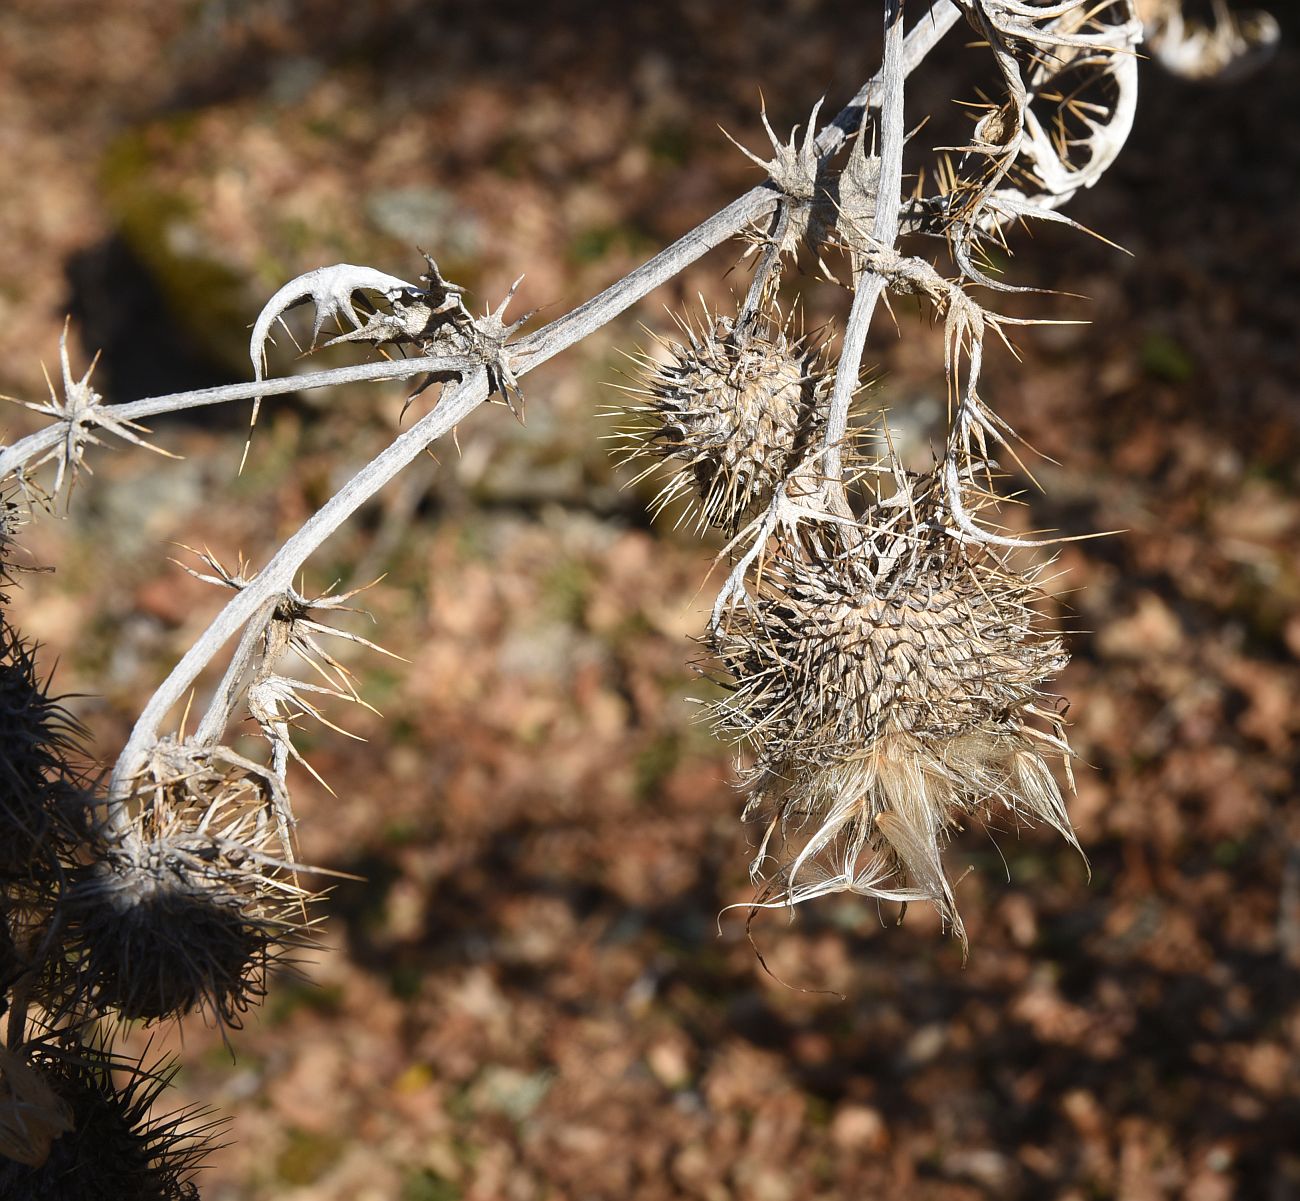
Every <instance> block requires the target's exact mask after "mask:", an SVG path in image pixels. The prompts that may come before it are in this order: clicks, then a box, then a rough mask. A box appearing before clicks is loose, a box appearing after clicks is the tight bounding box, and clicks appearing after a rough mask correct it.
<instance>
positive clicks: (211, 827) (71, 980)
mask: <svg viewBox="0 0 1300 1201" xmlns="http://www.w3.org/2000/svg"><path fill="white" fill-rule="evenodd" d="M238 783H240V781H236V784H238ZM242 783H243V784H245V785H247V783H248V781H247V780H244V781H242ZM240 800H241V798H239V797H238V796H237V793H236V791H235V790H230V791H227V792H226V793H225V794H224V795H217V796H216V797H215V799H213V800H212V801H211V802H210V803H209V804H208V806H207V807H206V808H200V807H197V806H192V805H191V806H184V805H183V804H181V803H178V802H177V801H175V799H174V798H172V797H167V798H166V799H164V800H163V801H162V803H157V802H156V801H155V803H154V804H152V805H151V806H149V807H148V808H147V809H146V810H144V811H143V812H142V813H141V814H140V815H139V817H138V818H137V819H136V821H135V823H134V825H133V826H132V827H131V828H130V829H129V830H128V831H127V832H126V834H125V835H123V836H118V837H116V838H115V839H113V840H112V841H111V842H110V844H109V845H108V846H107V847H106V849H105V851H104V853H103V855H102V856H101V857H100V858H99V860H98V861H97V862H95V863H93V864H91V865H89V866H87V867H85V868H83V869H81V870H80V871H79V872H78V873H77V874H76V876H75V877H74V878H73V880H72V881H71V882H70V884H69V886H68V888H67V891H66V893H65V895H64V897H63V898H62V901H61V910H62V912H63V916H64V920H65V922H66V925H67V930H68V936H69V939H70V941H71V942H72V945H73V946H74V948H75V953H74V956H73V960H72V964H71V966H70V967H69V968H68V969H66V970H65V971H64V973H63V975H62V977H61V978H55V979H53V980H52V981H51V983H50V988H49V990H50V992H51V993H52V994H53V995H55V996H58V995H60V994H61V995H63V996H64V997H70V998H72V999H77V998H86V999H89V1000H91V1001H92V1002H93V1003H94V1005H95V1006H96V1007H97V1008H99V1009H101V1010H103V1009H115V1010H117V1012H118V1013H119V1014H120V1015H121V1016H122V1017H123V1018H127V1019H141V1020H144V1021H157V1020H161V1019H165V1018H171V1017H180V1016H181V1015H183V1014H186V1013H189V1012H191V1011H193V1010H195V1009H204V1010H207V1011H208V1012H210V1013H211V1014H212V1015H213V1016H215V1017H216V1019H217V1020H218V1021H219V1022H220V1023H222V1025H224V1026H229V1027H238V1025H239V1024H240V1019H241V1015H242V1014H243V1013H244V1011H245V1010H246V1009H248V1007H249V1006H250V1005H254V1004H256V1003H257V1002H258V1001H259V1000H260V999H261V997H262V996H263V995H264V994H265V991H266V973H267V971H268V968H269V966H270V964H271V963H272V961H273V960H275V959H276V958H277V956H279V955H280V954H282V952H283V951H284V950H285V949H286V948H289V947H293V946H299V945H302V944H303V942H304V941H305V937H304V935H305V927H304V923H303V922H302V920H301V918H300V917H299V915H298V914H299V910H300V906H301V901H302V897H303V895H304V894H303V892H302V890H301V889H300V888H298V887H297V885H296V884H294V883H293V882H292V878H291V875H290V873H291V870H292V865H288V864H284V863H282V862H280V861H277V860H275V859H274V858H272V857H271V856H268V855H266V854H264V853H263V852H262V851H261V850H260V848H261V846H262V845H263V844H265V843H266V841H267V840H268V838H270V837H271V836H272V831H271V829H270V827H269V823H267V822H266V820H265V812H264V810H263V809H262V807H261V806H260V805H259V806H257V807H256V809H254V807H253V806H252V805H251V804H249V803H248V800H247V798H242V800H243V803H242V804H241V803H240Z"/></svg>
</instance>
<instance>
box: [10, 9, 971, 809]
mask: <svg viewBox="0 0 1300 1201" xmlns="http://www.w3.org/2000/svg"><path fill="white" fill-rule="evenodd" d="M958 15H959V14H958V10H957V9H956V8H954V7H953V5H952V4H951V3H950V0H936V3H935V4H934V6H933V8H932V9H931V17H930V18H927V19H924V20H922V21H921V22H920V23H919V24H918V25H917V27H916V28H915V29H914V30H913V31H912V33H911V35H910V36H909V37H908V38H907V40H906V43H903V42H902V39H901V36H899V37H898V38H896V44H895V50H894V54H893V62H894V64H895V67H894V70H895V71H896V72H897V71H898V70H900V69H901V70H904V71H906V70H911V69H914V68H915V67H916V66H917V65H919V64H920V62H921V61H922V60H923V59H924V58H925V55H926V54H927V53H928V52H929V51H930V50H931V49H933V47H934V46H935V45H936V44H937V43H938V42H939V40H940V39H941V38H942V37H943V35H944V34H945V33H946V32H947V31H948V30H949V29H951V28H952V26H953V24H954V23H955V21H956V19H957V16H958ZM901 25H902V22H901V18H900V19H899V20H898V21H896V22H895V33H896V34H899V35H901ZM885 75H886V71H885V70H882V71H881V72H879V73H877V75H876V77H875V78H873V79H872V80H871V81H870V82H869V83H868V84H867V85H866V86H865V87H863V88H862V90H861V91H860V92H859V93H858V95H857V96H856V97H855V98H854V100H853V101H852V102H851V103H850V104H849V105H848V106H846V108H845V109H844V111H843V112H841V113H840V114H839V115H838V116H837V117H836V119H835V121H834V122H832V123H831V125H830V126H828V127H827V128H826V129H825V130H823V131H822V134H821V135H819V137H818V141H817V146H818V150H819V151H820V152H822V153H824V154H831V153H834V151H835V150H836V149H838V148H839V147H840V146H841V145H842V144H843V142H844V137H845V135H844V132H843V131H844V129H845V128H846V123H848V122H852V121H853V120H854V118H855V116H857V115H860V114H861V112H862V111H863V110H864V108H869V107H871V106H872V105H874V104H875V103H877V98H878V97H879V95H880V93H881V90H882V85H883V83H884V82H885ZM779 198H780V195H779V193H778V192H777V190H776V189H774V188H773V187H772V186H770V185H767V184H765V185H760V186H759V187H756V188H752V189H751V190H750V191H748V192H746V193H745V194H744V195H743V196H741V197H740V198H739V199H737V200H734V201H732V203H731V204H729V205H727V207H726V208H724V209H722V210H721V211H720V212H718V213H716V214H715V215H714V216H712V217H710V218H709V219H708V220H706V221H704V222H703V223H701V224H700V225H699V226H697V227H696V228H695V229H693V230H691V231H690V232H689V233H687V234H686V235H685V236H683V237H682V238H679V239H678V240H677V241H676V242H674V243H673V244H672V245H671V246H669V247H668V248H667V249H666V250H664V251H662V252H660V253H659V254H657V255H656V256H655V257H654V258H652V259H650V260H649V261H648V262H646V263H644V264H643V265H642V266H640V267H638V268H637V269H636V270H634V271H632V272H631V273H630V274H629V275H627V276H625V277H624V278H623V279H621V280H619V281H618V282H616V283H614V284H612V285H610V287H608V288H606V289H605V290H604V291H603V292H601V293H599V294H598V295H597V296H594V297H592V299H590V300H588V301H587V302H586V303H584V304H582V305H580V306H578V308H576V309H574V310H572V311H571V312H570V313H568V314H566V315H565V316H563V317H560V318H558V319H557V320H555V321H553V322H551V323H550V324H549V325H547V326H545V327H543V328H542V329H540V330H538V331H537V332H536V333H534V334H531V335H528V336H525V337H523V338H521V339H519V340H518V341H517V342H514V343H511V344H510V346H509V347H508V352H509V368H510V371H511V372H512V373H513V375H514V376H515V377H519V376H523V375H524V374H526V373H527V372H529V371H531V370H532V369H533V368H535V367H537V366H540V365H541V364H542V363H544V362H546V361H547V360H548V359H550V358H553V357H554V356H555V355H557V354H559V353H560V352H561V351H563V350H565V349H567V348H568V347H570V346H572V345H573V344H574V343H576V342H579V341H581V340H583V339H584V338H586V337H587V336H588V335H589V334H591V333H592V332H593V331H595V330H597V329H599V328H601V327H602V326H604V325H606V324H608V323H609V322H610V321H612V320H613V319H614V318H616V317H617V316H618V315H619V314H621V313H622V312H624V311H625V310H626V309H628V308H629V307H631V306H632V305H633V304H635V303H636V302H637V301H638V300H640V299H642V298H643V297H645V296H646V295H648V294H649V293H650V292H651V291H653V290H654V289H655V288H657V287H659V286H660V285H661V284H664V283H666V282H668V281H669V280H671V279H672V278H674V277H675V276H677V275H678V274H680V273H681V271H683V270H684V269H685V268H686V267H688V266H689V265H690V264H691V263H693V262H695V260H696V259H698V258H700V257H701V256H702V255H704V254H705V253H707V252H708V251H709V250H712V249H713V248H714V247H716V246H718V245H720V244H721V243H723V242H724V241H726V240H727V239H728V238H730V237H733V236H734V235H735V234H737V233H738V232H739V231H741V230H742V229H744V228H746V227H747V226H749V225H750V224H752V223H753V222H754V221H758V220H761V219H762V218H763V217H764V216H766V215H767V214H768V213H770V212H771V211H772V209H773V208H774V207H775V206H776V205H777V203H778V201H779ZM374 366H375V367H378V368H380V370H378V371H375V372H374V374H373V375H366V376H362V375H358V374H355V369H351V368H344V369H342V370H341V371H340V372H339V373H334V372H321V373H319V374H320V376H321V377H332V379H333V380H335V381H337V382H345V380H344V373H345V372H352V374H349V375H347V377H346V378H347V379H352V380H355V379H359V378H383V379H398V378H409V377H410V376H413V375H419V374H424V373H427V372H429V371H431V370H440V369H448V360H445V359H433V360H429V359H425V360H419V359H410V360H404V361H401V362H395V363H384V364H376V365H374ZM462 366H463V364H462ZM453 369H454V368H453ZM307 378H310V377H307ZM301 386H302V383H301V379H299V380H293V381H282V380H272V381H264V382H255V383H253V384H249V385H243V386H240V387H238V388H237V389H235V390H234V392H235V393H236V394H229V391H230V390H224V389H209V390H207V393H206V394H196V393H190V394H186V395H187V396H189V397H194V396H199V395H208V394H211V393H216V392H227V395H225V396H224V397H223V399H232V400H233V399H237V398H238V399H248V398H251V397H254V396H259V395H260V396H267V395H272V394H274V393H276V392H280V391H285V392H287V391H293V390H295V389H297V388H300V387H301ZM316 386H320V385H316ZM489 392H490V385H489V381H488V373H487V371H486V369H485V368H482V367H479V368H476V369H474V370H473V371H469V372H467V373H466V374H465V376H464V378H463V379H462V381H461V382H460V383H459V384H456V385H454V386H453V385H448V386H447V390H446V391H445V393H444V395H443V397H442V399H441V400H440V401H439V403H438V405H437V407H436V408H435V409H434V410H433V411H432V412H430V413H429V414H427V415H426V416H425V417H423V418H421V420H420V421H418V422H417V423H416V424H415V425H413V426H412V427H411V428H410V429H409V430H407V431H406V432H405V433H404V434H402V435H400V436H399V437H398V438H397V439H396V440H395V441H394V442H393V443H392V444H391V445H390V446H389V447H388V448H387V449H385V450H384V451H382V452H381V453H380V454H379V455H378V456H376V458H375V459H374V460H372V461H371V462H370V463H369V464H367V465H366V466H365V467H363V468H362V469H361V471H360V472H358V474H357V475H356V476H355V477H353V479H351V480H350V481H349V482H348V483H347V484H345V485H344V486H343V488H341V489H340V490H339V492H337V493H336V494H335V495H334V496H333V497H332V498H331V499H330V500H329V501H328V502H327V503H326V504H325V505H324V506H323V507H322V508H321V509H320V510H319V511H318V512H317V513H316V514H314V515H313V516H312V517H311V518H310V519H309V520H308V521H307V522H306V524H305V525H303V527H302V528H301V529H300V530H298V531H297V532H296V533H295V534H294V535H293V536H292V537H291V538H289V540H288V541H287V542H285V544H284V545H283V546H282V547H281V548H280V549H279V550H278V551H277V552H276V553H275V554H274V555H273V556H272V558H271V560H270V561H269V562H268V563H267V565H266V566H265V567H264V568H263V569H262V570H261V571H259V572H258V573H257V575H256V576H255V577H254V578H253V580H251V581H250V582H249V583H248V585H247V586H246V587H244V588H243V589H241V590H240V592H239V593H238V594H237V595H236V596H234V597H233V598H232V599H231V600H230V601H228V602H227V604H226V606H225V607H224V608H223V609H222V610H221V612H220V613H218V614H217V616H216V617H215V618H214V619H213V621H212V623H211V624H210V625H209V626H208V628H207V629H206V630H205V631H204V632H203V634H202V635H200V637H199V639H198V640H197V641H196V642H195V643H194V645H193V646H191V647H190V649H189V650H188V651H187V652H186V653H185V655H184V656H183V657H182V658H181V660H180V661H179V662H178V663H177V664H176V666H175V667H174V668H173V669H172V671H171V673H170V674H169V675H168V677H167V678H166V680H164V681H163V683H162V684H161V685H160V686H159V688H158V690H157V691H156V692H155V693H154V695H153V696H152V697H151V698H150V699H149V702H148V704H147V705H146V706H145V708H144V710H143V711H142V712H141V714H140V716H139V718H138V719H137V721H136V724H135V726H134V728H133V729H132V731H131V735H130V737H129V738H128V740H127V742H126V745H125V746H124V747H123V749H122V752H121V754H120V755H119V756H118V759H117V762H116V764H115V765H114V768H113V773H112V776H111V779H110V783H109V799H110V806H113V807H120V805H121V803H122V802H123V800H124V799H125V798H126V797H128V796H129V795H130V793H131V791H132V787H133V780H134V778H135V776H136V774H137V773H138V772H139V770H140V768H141V766H142V764H143V763H144V761H145V758H146V756H147V754H148V751H149V748H150V747H151V746H152V745H153V744H154V743H155V742H156V741H157V739H158V737H159V732H160V730H161V727H162V723H163V721H164V720H165V718H166V716H167V714H168V713H169V712H170V711H171V710H172V709H173V708H174V707H175V706H176V705H177V704H179V703H180V702H181V701H182V700H183V699H184V697H185V694H186V693H187V692H188V691H189V690H190V688H192V687H193V685H194V683H195V681H196V680H197V679H198V676H199V674H200V672H201V671H202V670H203V668H204V667H205V666H206V665H207V664H208V663H209V662H210V661H211V660H212V658H213V657H214V656H215V655H217V654H218V653H219V651H220V649H221V647H222V646H224V645H225V643H226V642H227V641H228V640H229V639H230V638H231V637H232V636H233V635H234V634H235V633H237V632H238V631H239V630H240V629H241V628H242V627H243V626H244V625H245V624H246V623H247V622H248V621H249V620H250V619H251V618H252V617H253V616H254V615H255V614H257V613H258V612H259V611H260V610H261V609H262V608H263V606H265V605H266V604H267V603H268V602H270V601H271V600H272V599H273V598H274V597H275V596H277V595H278V594H279V593H282V592H283V591H284V590H285V589H287V588H288V587H289V586H290V584H291V582H292V580H293V578H294V576H295V575H296V574H297V572H298V570H299V568H300V567H301V566H302V564H303V563H304V561H305V560H306V558H307V556H308V555H310V554H311V553H312V552H313V551H315V550H316V549H317V548H318V547H319V546H320V545H321V544H322V543H323V542H324V541H325V540H326V539H327V538H328V537H329V536H330V535H331V534H332V533H333V532H334V531H335V530H337V529H338V527H339V526H340V525H341V524H342V523H343V522H344V521H345V520H346V519H347V518H348V517H349V516H350V515H351V514H352V513H354V512H355V511H356V510H357V509H358V508H359V507H360V506H361V505H363V504H364V503H365V502H366V501H367V500H368V499H369V498H370V497H371V496H373V495H374V494H375V493H376V492H377V491H378V490H379V489H380V488H382V487H383V486H384V485H385V484H386V483H388V482H389V481H390V480H391V479H392V478H393V477H394V476H395V475H397V474H398V472H400V471H401V470H402V468H404V467H405V466H406V465H407V464H409V463H410V462H412V461H413V460H414V459H415V458H416V457H417V456H418V455H419V454H420V453H421V452H422V451H423V450H424V449H425V448H426V447H427V446H429V445H430V444H431V443H433V442H435V441H436V440H437V439H439V438H441V437H442V436H444V435H445V434H447V433H449V432H450V431H451V430H452V429H454V428H455V427H456V426H457V425H458V424H459V423H460V422H461V421H463V420H464V419H465V417H467V416H468V415H469V414H470V413H471V412H473V411H474V410H475V409H476V408H478V407H479V405H481V404H482V403H483V402H484V401H485V400H486V399H487V398H488V395H489ZM166 399H167V398H165V397H162V398H158V399H157V400H156V401H154V402H138V404H141V405H144V404H150V403H152V404H154V405H156V406H157V407H154V408H150V409H149V410H147V411H148V412H160V411H162V410H163V408H164V407H166V406H165V401H166ZM194 403H214V401H213V400H199V401H195V402H194ZM120 408H121V409H122V410H123V412H124V414H125V413H126V410H128V409H130V408H131V406H120ZM134 415H144V414H143V413H142V412H140V411H139V410H136V411H135V414H134ZM14 449H15V450H16V449H17V447H15V448H14ZM220 703H221V705H223V706H224V705H225V704H226V703H227V702H225V701H221V702H220ZM215 724H216V722H215V718H214V719H213V720H212V721H208V720H207V719H205V720H204V722H203V723H202V726H203V729H204V731H205V733H210V732H211V730H212V728H213V727H214V726H215Z"/></svg>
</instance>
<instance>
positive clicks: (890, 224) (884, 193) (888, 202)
mask: <svg viewBox="0 0 1300 1201" xmlns="http://www.w3.org/2000/svg"><path fill="white" fill-rule="evenodd" d="M920 27H921V28H925V23H924V22H923V23H922V25H921V26H920ZM907 70H908V67H907V62H906V56H905V52H904V39H903V0H888V2H887V3H886V5H885V63H884V67H883V68H882V69H881V72H880V75H879V76H878V78H880V79H881V81H882V82H881V87H880V90H881V92H882V93H883V99H882V103H881V108H880V182H879V186H878V187H877V189H876V211H875V215H874V217H873V218H872V228H871V238H872V241H873V242H874V243H875V246H873V248H872V252H873V254H876V253H878V254H880V255H881V256H883V257H885V258H887V259H893V258H894V255H895V251H894V244H895V243H896V242H897V240H898V224H899V221H898V216H899V207H900V204H901V198H900V189H901V188H902V183H903V146H904V143H905V141H906V138H905V133H904V128H903V81H904V80H905V79H906V77H907ZM865 274H866V275H867V276H868V277H869V278H865V279H859V280H858V281H857V289H856V291H855V292H854V294H853V305H852V308H851V309H850V310H849V320H848V325H847V326H846V328H845V330H844V342H843V345H842V346H841V348H840V361H839V364H838V365H837V367H836V370H835V386H834V388H833V389H832V391H831V401H830V411H829V413H828V414H827V419H826V434H825V438H824V441H823V445H824V446H825V447H826V458H825V469H826V478H827V483H828V486H830V487H832V488H833V487H835V486H837V485H838V486H840V487H841V488H842V486H843V448H844V435H845V433H846V432H847V430H848V425H849V408H850V406H851V405H852V403H853V394H854V392H856V391H857V388H858V378H859V372H860V370H861V368H862V352H863V351H864V350H865V349H866V344H867V331H868V330H869V329H870V328H871V319H872V317H873V315H874V314H875V311H876V303H877V302H878V301H879V299H880V297H881V295H882V294H883V293H884V290H885V284H886V279H885V276H884V275H883V274H882V273H881V272H880V271H873V270H872V269H871V268H870V266H868V267H867V269H866V271H865Z"/></svg>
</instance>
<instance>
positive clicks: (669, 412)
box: [615, 309, 826, 533]
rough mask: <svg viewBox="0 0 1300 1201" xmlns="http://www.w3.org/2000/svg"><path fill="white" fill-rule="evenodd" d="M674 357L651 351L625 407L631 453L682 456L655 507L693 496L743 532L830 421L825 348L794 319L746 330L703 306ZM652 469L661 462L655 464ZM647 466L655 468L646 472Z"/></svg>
mask: <svg viewBox="0 0 1300 1201" xmlns="http://www.w3.org/2000/svg"><path fill="white" fill-rule="evenodd" d="M678 325H679V327H680V329H681V331H682V333H683V335H684V337H685V341H684V342H677V341H670V340H666V339H665V340H663V342H662V345H663V347H664V349H665V350H666V351H667V361H666V362H659V361H657V360H656V359H654V358H652V357H649V356H644V357H643V360H642V362H643V368H644V372H643V378H642V383H641V385H640V386H639V387H636V388H632V389H629V391H630V392H631V393H632V395H633V396H634V397H635V398H636V402H635V403H632V404H629V405H626V406H622V407H619V408H618V409H616V410H615V414H616V415H617V416H620V417H622V418H623V419H624V421H625V426H624V431H623V432H624V435H625V441H624V446H625V449H626V450H627V451H628V452H629V454H628V458H629V459H635V458H639V457H646V456H649V457H652V458H654V459H655V460H656V462H658V461H663V460H670V459H671V460H674V462H675V466H676V467H677V468H678V470H677V471H676V472H675V474H673V475H672V476H671V477H670V479H669V480H668V482H667V483H666V485H665V486H664V488H663V491H662V492H661V493H660V496H659V500H658V501H657V504H656V507H657V508H662V507H663V506H664V505H666V504H668V503H669V502H670V501H671V500H673V499H674V498H676V497H678V496H680V495H683V494H693V495H694V496H695V498H696V506H695V514H696V520H697V524H698V525H699V526H700V527H704V526H714V527H716V528H718V529H721V530H724V531H726V532H727V533H734V532H735V531H736V530H737V529H738V528H739V527H740V526H741V525H742V524H743V522H744V521H745V520H746V519H747V518H749V517H750V516H752V515H753V514H754V513H755V512H756V511H757V510H759V509H760V508H762V507H763V506H765V505H766V504H767V503H768V502H769V501H770V500H771V498H772V494H773V492H774V491H775V489H776V487H777V485H778V484H780V483H781V481H782V480H783V479H785V477H786V476H787V475H788V474H789V472H790V471H791V469H792V468H793V467H794V466H795V464H796V463H797V462H798V461H799V459H800V457H801V456H802V454H803V452H804V450H805V449H806V448H807V447H808V446H809V445H810V443H811V442H812V440H813V439H814V438H815V437H816V436H817V434H818V433H819V432H820V430H821V429H822V428H823V426H824V425H825V420H826V367H825V362H824V355H823V348H822V346H821V345H820V344H819V343H817V342H816V341H815V340H814V339H810V338H809V337H807V336H800V335H796V334H795V333H794V331H793V329H792V325H793V321H792V319H791V318H785V319H784V320H782V319H780V318H779V317H778V318H775V319H774V318H771V317H765V316H759V317H758V319H757V321H756V324H754V325H750V326H747V327H746V328H745V329H744V330H743V331H742V330H741V329H740V328H738V327H737V325H736V324H735V323H734V322H733V321H732V320H731V319H729V318H727V317H722V316H714V315H711V314H710V313H709V312H708V310H707V309H705V310H704V314H703V320H702V321H701V323H700V325H699V326H698V327H696V326H694V325H692V323H691V322H689V321H686V320H679V322H678ZM649 470H653V465H652V467H651V468H650V469H649ZM643 474H648V472H647V473H643Z"/></svg>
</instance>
